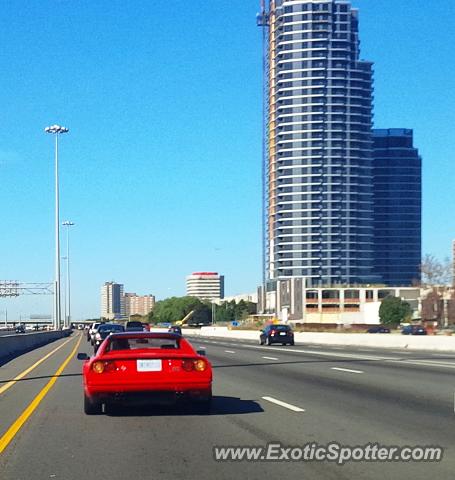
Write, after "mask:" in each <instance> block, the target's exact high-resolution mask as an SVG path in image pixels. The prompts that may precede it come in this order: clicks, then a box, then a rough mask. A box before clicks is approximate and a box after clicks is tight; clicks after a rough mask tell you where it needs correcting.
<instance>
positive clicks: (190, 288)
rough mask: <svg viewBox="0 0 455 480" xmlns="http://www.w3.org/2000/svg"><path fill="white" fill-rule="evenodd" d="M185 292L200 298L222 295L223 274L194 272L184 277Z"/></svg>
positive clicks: (214, 298)
mask: <svg viewBox="0 0 455 480" xmlns="http://www.w3.org/2000/svg"><path fill="white" fill-rule="evenodd" d="M186 294H187V295H188V296H190V297H197V298H200V299H201V300H216V299H220V298H223V297H224V276H223V275H219V274H218V273H217V272H195V273H192V274H191V275H188V276H187V277H186Z"/></svg>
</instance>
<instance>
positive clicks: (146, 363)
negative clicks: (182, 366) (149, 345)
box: [136, 360, 162, 372]
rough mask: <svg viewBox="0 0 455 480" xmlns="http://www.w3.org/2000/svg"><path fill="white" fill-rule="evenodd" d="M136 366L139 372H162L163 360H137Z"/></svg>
mask: <svg viewBox="0 0 455 480" xmlns="http://www.w3.org/2000/svg"><path fill="white" fill-rule="evenodd" d="M136 368H137V371H138V372H161V370H162V365H161V360H137V363H136Z"/></svg>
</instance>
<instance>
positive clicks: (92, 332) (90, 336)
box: [87, 322, 101, 345]
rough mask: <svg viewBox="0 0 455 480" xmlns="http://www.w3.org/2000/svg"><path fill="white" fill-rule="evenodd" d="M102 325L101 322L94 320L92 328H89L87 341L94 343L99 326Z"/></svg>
mask: <svg viewBox="0 0 455 480" xmlns="http://www.w3.org/2000/svg"><path fill="white" fill-rule="evenodd" d="M100 325H101V322H93V323H92V324H91V325H90V328H89V329H88V330H87V342H90V343H91V344H92V345H93V339H94V338H95V333H96V330H97V328H98V327H99V326H100Z"/></svg>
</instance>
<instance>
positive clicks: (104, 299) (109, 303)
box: [101, 282, 125, 320]
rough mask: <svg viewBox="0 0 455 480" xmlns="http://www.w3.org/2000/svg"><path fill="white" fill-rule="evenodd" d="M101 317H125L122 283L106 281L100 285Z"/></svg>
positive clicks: (112, 318)
mask: <svg viewBox="0 0 455 480" xmlns="http://www.w3.org/2000/svg"><path fill="white" fill-rule="evenodd" d="M101 317H102V318H105V319H107V320H116V319H120V318H124V317H125V303H124V296H123V285H122V284H120V283H115V282H106V283H105V284H104V285H103V286H102V287H101Z"/></svg>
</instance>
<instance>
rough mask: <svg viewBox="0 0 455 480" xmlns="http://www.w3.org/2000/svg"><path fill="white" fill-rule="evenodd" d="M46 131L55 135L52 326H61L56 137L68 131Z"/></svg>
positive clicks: (57, 327) (61, 129) (48, 129)
mask: <svg viewBox="0 0 455 480" xmlns="http://www.w3.org/2000/svg"><path fill="white" fill-rule="evenodd" d="M44 131H45V132H46V133H52V134H53V135H55V278H54V328H55V330H59V329H60V328H61V315H62V309H61V297H60V204H59V185H58V137H59V136H60V135H61V134H62V133H68V131H69V130H68V129H67V128H65V127H61V126H60V125H51V126H50V127H46V128H45V129H44Z"/></svg>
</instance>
